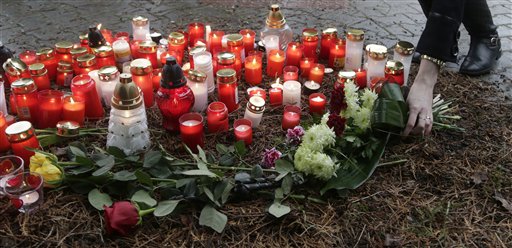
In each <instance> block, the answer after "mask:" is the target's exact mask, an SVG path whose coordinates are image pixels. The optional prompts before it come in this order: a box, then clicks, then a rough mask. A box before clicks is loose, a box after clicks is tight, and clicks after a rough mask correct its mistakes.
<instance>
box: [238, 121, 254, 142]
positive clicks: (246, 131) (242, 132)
mask: <svg viewBox="0 0 512 248" xmlns="http://www.w3.org/2000/svg"><path fill="white" fill-rule="evenodd" d="M233 128H234V130H235V138H236V140H237V141H240V140H243V141H244V143H245V145H250V144H252V121H251V120H248V119H237V120H235V122H234V123H233Z"/></svg>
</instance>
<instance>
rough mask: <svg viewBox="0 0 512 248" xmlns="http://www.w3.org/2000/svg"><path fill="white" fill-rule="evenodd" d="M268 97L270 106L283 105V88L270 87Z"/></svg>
mask: <svg viewBox="0 0 512 248" xmlns="http://www.w3.org/2000/svg"><path fill="white" fill-rule="evenodd" d="M268 95H269V98H270V105H271V106H279V105H282V104H283V88H282V85H281V87H272V88H270V89H269V90H268Z"/></svg>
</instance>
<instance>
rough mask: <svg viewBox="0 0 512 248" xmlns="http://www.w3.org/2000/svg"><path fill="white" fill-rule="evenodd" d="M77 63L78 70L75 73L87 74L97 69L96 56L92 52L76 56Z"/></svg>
mask: <svg viewBox="0 0 512 248" xmlns="http://www.w3.org/2000/svg"><path fill="white" fill-rule="evenodd" d="M76 61H77V63H78V71H77V73H75V74H76V75H87V74H89V72H91V71H94V70H96V69H97V65H96V56H94V55H92V54H85V55H82V56H80V57H78V58H76Z"/></svg>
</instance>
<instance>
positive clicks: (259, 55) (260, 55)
mask: <svg viewBox="0 0 512 248" xmlns="http://www.w3.org/2000/svg"><path fill="white" fill-rule="evenodd" d="M248 56H256V57H258V58H260V59H262V60H263V52H262V51H258V50H252V51H250V52H249V54H248Z"/></svg>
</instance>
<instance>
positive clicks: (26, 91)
mask: <svg viewBox="0 0 512 248" xmlns="http://www.w3.org/2000/svg"><path fill="white" fill-rule="evenodd" d="M11 91H12V93H13V94H14V102H15V106H16V112H17V113H18V119H19V120H22V121H30V122H32V123H36V121H37V114H38V110H39V108H38V102H37V86H36V84H35V83H34V80H32V79H30V78H22V79H19V80H16V81H14V82H13V83H12V84H11Z"/></svg>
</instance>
